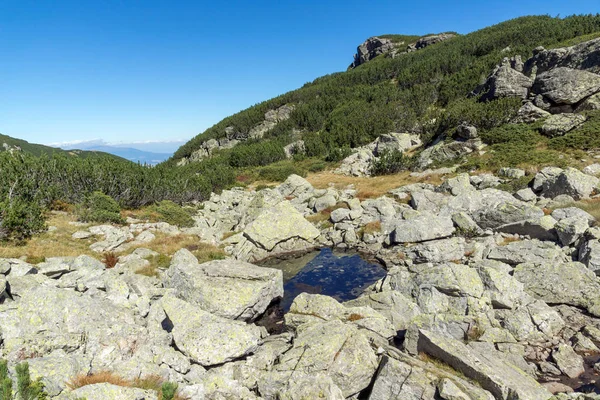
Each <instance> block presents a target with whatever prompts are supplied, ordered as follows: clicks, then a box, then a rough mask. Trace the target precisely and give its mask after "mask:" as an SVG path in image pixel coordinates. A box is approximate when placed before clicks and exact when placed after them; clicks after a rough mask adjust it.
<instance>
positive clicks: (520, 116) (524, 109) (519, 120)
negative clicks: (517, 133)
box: [511, 101, 550, 124]
mask: <svg viewBox="0 0 600 400" xmlns="http://www.w3.org/2000/svg"><path fill="white" fill-rule="evenodd" d="M548 116H550V113H549V112H548V111H545V110H542V109H541V108H539V107H537V106H536V105H535V104H533V103H532V102H530V101H528V102H527V103H525V104H523V105H522V106H521V108H519V111H517V115H516V116H515V117H514V118H513V119H512V120H511V122H512V123H513V124H531V123H534V122H535V121H537V120H538V119H542V118H546V117H548Z"/></svg>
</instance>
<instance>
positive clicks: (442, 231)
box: [390, 212, 455, 243]
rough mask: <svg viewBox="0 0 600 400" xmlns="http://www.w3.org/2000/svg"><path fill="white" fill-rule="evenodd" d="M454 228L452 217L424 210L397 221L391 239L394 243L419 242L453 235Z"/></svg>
mask: <svg viewBox="0 0 600 400" xmlns="http://www.w3.org/2000/svg"><path fill="white" fill-rule="evenodd" d="M454 230H455V228H454V224H453V223H452V218H450V217H444V216H436V215H434V214H431V213H427V212H424V213H420V214H419V215H417V216H416V217H414V218H411V219H408V220H401V221H398V222H396V224H395V229H394V231H393V232H392V234H391V236H390V239H391V241H392V243H418V242H424V241H427V240H433V239H441V238H444V237H448V236H451V235H452V234H453V233H454Z"/></svg>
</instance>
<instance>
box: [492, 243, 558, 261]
mask: <svg viewBox="0 0 600 400" xmlns="http://www.w3.org/2000/svg"><path fill="white" fill-rule="evenodd" d="M488 258H489V259H491V260H497V261H502V262H505V263H507V264H510V265H517V264H521V263H534V264H541V263H544V262H561V261H566V257H565V255H564V253H563V252H562V251H561V249H560V248H559V247H558V246H556V245H555V244H554V243H550V242H541V241H539V240H521V241H517V242H510V243H508V244H507V245H505V246H498V247H495V248H493V249H492V250H491V251H490V253H489V255H488Z"/></svg>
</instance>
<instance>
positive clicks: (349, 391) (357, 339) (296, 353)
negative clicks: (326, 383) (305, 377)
mask: <svg viewBox="0 0 600 400" xmlns="http://www.w3.org/2000/svg"><path fill="white" fill-rule="evenodd" d="M300 328H301V329H300ZM300 328H299V329H298V336H297V337H296V339H295V340H294V346H293V347H292V348H291V349H290V350H289V351H287V352H286V353H285V354H283V355H282V356H281V357H280V359H279V364H277V365H276V366H275V371H278V372H280V373H284V374H286V375H287V376H288V377H289V376H291V375H292V374H293V373H300V374H301V373H304V374H315V373H319V372H322V373H324V374H326V375H329V376H330V377H331V379H332V380H333V382H334V383H335V384H336V385H337V386H338V387H339V388H340V389H341V390H342V392H343V394H344V396H345V397H349V396H352V395H354V394H356V393H358V392H360V391H361V390H363V389H364V388H366V387H367V386H368V385H369V383H370V382H371V378H372V377H373V374H374V373H375V370H376V369H377V364H378V363H377V356H376V355H375V353H374V352H373V350H372V349H371V346H370V344H369V342H368V340H367V338H366V337H365V336H364V335H363V334H362V333H361V332H360V331H359V330H358V328H357V327H355V326H352V325H348V324H344V323H343V322H341V321H339V320H333V321H327V322H319V323H310V324H305V325H303V326H301V327H300Z"/></svg>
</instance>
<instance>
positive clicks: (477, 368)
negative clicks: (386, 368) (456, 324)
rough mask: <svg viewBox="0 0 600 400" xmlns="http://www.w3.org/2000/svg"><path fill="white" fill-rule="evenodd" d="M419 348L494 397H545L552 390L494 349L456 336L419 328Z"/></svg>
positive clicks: (516, 399)
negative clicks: (466, 342)
mask: <svg viewBox="0 0 600 400" xmlns="http://www.w3.org/2000/svg"><path fill="white" fill-rule="evenodd" d="M418 348H419V351H423V352H425V353H427V354H429V355H431V356H433V357H435V358H437V359H439V360H441V361H443V362H445V363H446V364H449V365H450V366H452V367H453V368H455V369H456V370H458V371H460V372H462V373H463V374H465V375H466V376H467V377H469V378H471V379H473V380H475V381H477V382H478V383H479V384H480V385H481V387H483V388H484V389H486V390H489V391H490V392H491V393H492V394H493V395H494V397H495V398H496V399H503V400H530V399H536V400H538V399H539V400H545V399H549V398H550V397H551V396H552V394H551V393H550V392H548V391H547V390H546V389H545V388H544V387H543V386H541V385H540V384H539V383H537V382H536V381H535V380H534V379H533V378H531V377H530V376H528V375H527V374H526V373H525V372H523V371H522V370H520V369H519V368H517V367H516V366H514V365H512V364H510V363H508V362H506V361H504V360H505V359H504V357H502V356H501V355H499V354H495V352H489V351H485V352H484V351H478V350H476V349H475V348H472V347H470V346H466V345H464V344H463V343H461V342H459V341H458V340H455V339H452V338H448V337H444V336H441V335H439V334H435V333H433V332H429V331H425V330H420V331H419V339H418Z"/></svg>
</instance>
